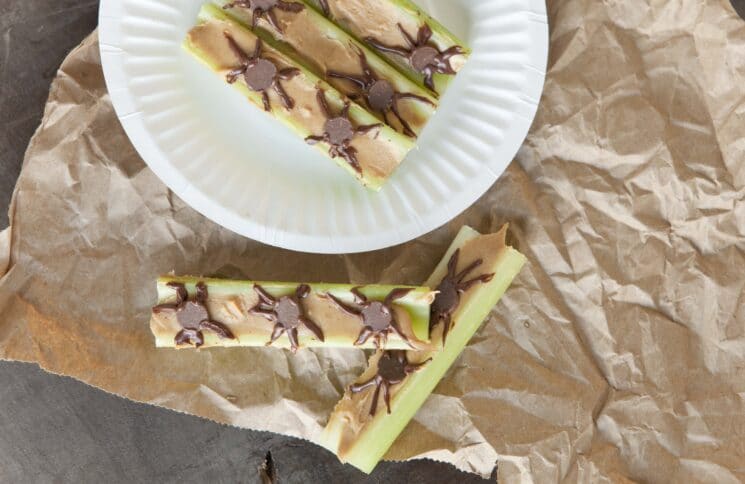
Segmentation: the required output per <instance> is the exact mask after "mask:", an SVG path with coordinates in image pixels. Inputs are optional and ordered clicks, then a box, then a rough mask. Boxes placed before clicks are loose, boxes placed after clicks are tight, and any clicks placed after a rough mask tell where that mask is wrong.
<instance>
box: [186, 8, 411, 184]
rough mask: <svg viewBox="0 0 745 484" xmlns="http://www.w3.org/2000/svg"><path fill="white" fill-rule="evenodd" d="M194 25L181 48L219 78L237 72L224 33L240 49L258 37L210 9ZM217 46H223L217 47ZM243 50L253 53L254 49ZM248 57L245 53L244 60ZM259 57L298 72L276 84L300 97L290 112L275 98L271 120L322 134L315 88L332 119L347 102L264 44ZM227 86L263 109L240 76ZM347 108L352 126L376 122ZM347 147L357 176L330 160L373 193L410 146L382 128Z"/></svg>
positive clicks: (352, 107) (355, 108)
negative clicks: (354, 160) (353, 154)
mask: <svg viewBox="0 0 745 484" xmlns="http://www.w3.org/2000/svg"><path fill="white" fill-rule="evenodd" d="M198 20H199V24H198V25H197V26H196V27H194V28H193V29H192V30H191V31H190V32H189V33H188V34H187V36H186V39H185V40H184V43H183V48H184V49H185V50H186V51H187V52H189V53H190V54H192V55H193V56H194V57H196V58H197V59H198V60H200V61H201V62H203V63H204V64H206V65H207V66H208V67H209V68H210V69H211V70H213V71H215V72H216V73H217V74H219V75H220V76H221V77H223V79H224V78H225V75H226V73H227V72H228V71H229V70H230V69H232V68H234V67H236V65H237V63H238V60H237V59H234V58H233V57H235V56H234V55H232V53H231V51H227V47H226V46H227V40H226V39H225V38H224V33H223V32H224V31H229V33H230V34H231V35H233V37H235V38H236V39H241V41H242V42H243V43H244V44H245V43H246V42H250V44H251V45H255V43H256V41H257V40H258V37H257V36H256V34H254V33H253V32H251V31H250V30H249V29H247V28H245V27H244V26H243V25H241V24H240V23H239V22H237V21H236V20H234V19H233V18H231V17H230V16H229V15H227V14H226V13H225V12H224V11H223V10H222V9H220V8H218V7H216V6H215V5H211V4H206V5H204V6H203V7H202V9H201V10H200V12H199V17H198ZM221 42H222V44H220V43H221ZM215 46H219V47H215ZM248 50H250V51H252V50H253V49H248ZM226 51H227V52H228V53H227V54H226V53H225V52H226ZM251 53H252V52H247V54H249V55H250V54H251ZM226 55H227V59H226V57H225V56H226ZM262 56H263V57H264V58H269V59H271V61H272V62H274V63H275V64H276V65H277V67H278V68H286V67H294V68H297V69H299V70H300V73H299V74H298V75H296V76H294V77H292V78H291V79H289V80H286V81H281V85H282V87H283V88H284V90H285V91H287V92H288V93H289V94H290V95H291V96H293V95H294V96H295V97H297V96H302V98H301V99H300V100H299V101H298V102H296V103H295V106H294V107H293V108H285V107H284V106H283V105H282V103H281V102H279V100H278V99H275V102H273V103H272V105H271V115H272V116H273V117H274V118H276V119H278V120H279V121H281V122H283V123H284V124H285V125H286V126H288V127H289V128H291V129H292V130H293V131H295V132H296V133H297V134H298V135H299V136H301V137H303V138H306V137H308V136H314V135H320V134H322V132H323V130H324V129H325V128H324V124H323V122H322V121H319V119H325V116H323V112H322V111H321V107H320V105H319V103H318V101H317V98H316V91H317V88H320V89H322V90H323V91H324V93H325V98H326V102H327V103H328V105H329V107H330V109H331V110H332V111H333V113H332V115H333V116H336V115H337V114H338V113H340V112H341V110H342V108H343V106H344V104H345V102H350V101H349V100H348V98H346V97H345V96H344V95H342V94H341V93H339V92H338V91H337V90H336V89H334V88H333V87H332V86H330V85H329V84H328V83H326V82H325V81H323V80H321V79H319V78H318V77H316V76H315V75H314V74H312V73H311V72H309V71H308V70H307V69H305V68H303V67H302V66H300V65H298V64H297V63H296V62H295V61H293V60H292V59H290V58H289V57H287V56H286V55H284V54H283V53H281V52H279V51H278V50H276V49H275V48H273V47H272V46H271V45H268V43H266V42H264V45H263V53H262ZM232 86H233V88H235V89H236V90H238V91H239V92H240V93H241V94H243V96H245V97H246V98H247V99H248V100H249V101H251V102H252V103H253V104H254V105H256V106H257V107H259V108H260V109H263V98H262V93H261V92H257V91H254V90H251V89H249V88H248V86H247V85H246V84H245V82H244V81H243V79H242V78H241V77H240V76H238V79H237V80H236V82H234V83H233V84H232ZM269 91H271V90H269ZM270 96H274V94H273V91H271V92H270ZM349 106H350V108H349V120H350V121H351V122H352V123H353V125H354V126H366V125H374V124H376V123H379V120H378V119H377V118H376V117H375V116H373V115H372V114H370V113H369V112H368V111H367V110H365V109H364V108H362V107H361V106H359V105H358V104H356V103H354V102H350V105H349ZM315 146H316V147H317V148H318V149H319V150H321V151H322V152H323V153H325V154H327V155H329V156H331V155H330V149H331V146H330V145H329V144H327V143H326V142H319V143H317V144H316V145H315ZM351 146H352V147H353V148H355V149H356V150H357V153H356V157H357V159H358V160H359V163H360V170H359V171H358V170H356V169H355V168H354V167H353V166H352V164H351V163H349V162H348V161H347V160H346V159H345V158H344V157H342V156H338V157H336V158H334V160H335V161H336V163H337V164H338V165H339V166H341V167H342V168H344V169H345V170H347V171H348V172H349V173H350V174H352V175H353V176H354V177H355V178H357V179H358V180H359V181H360V182H361V183H362V184H363V185H365V186H366V187H368V188H370V189H372V190H379V189H380V188H381V187H382V185H383V184H384V183H385V181H386V179H387V178H388V177H389V176H390V175H391V174H392V173H393V172H394V171H395V169H396V168H397V167H398V165H399V164H400V163H401V162H402V161H403V159H404V158H405V156H406V154H407V153H408V152H409V151H410V150H411V149H412V148H413V147H414V143H413V140H412V139H411V138H409V137H407V136H404V135H402V134H400V133H398V132H396V131H395V130H394V129H392V128H391V127H389V126H386V125H381V126H380V127H378V128H375V129H373V130H372V131H370V132H368V133H367V134H359V135H355V136H354V138H353V139H352V141H351Z"/></svg>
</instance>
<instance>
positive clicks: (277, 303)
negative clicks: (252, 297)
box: [249, 284, 324, 353]
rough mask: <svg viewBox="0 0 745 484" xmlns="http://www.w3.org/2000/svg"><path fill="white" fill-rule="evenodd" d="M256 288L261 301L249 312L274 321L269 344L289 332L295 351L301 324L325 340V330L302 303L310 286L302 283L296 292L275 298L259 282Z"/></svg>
mask: <svg viewBox="0 0 745 484" xmlns="http://www.w3.org/2000/svg"><path fill="white" fill-rule="evenodd" d="M254 290H255V291H256V294H258V296H259V302H258V303H257V304H256V306H254V307H253V308H251V309H250V310H249V312H250V313H252V314H258V315H260V316H263V317H265V318H266V319H268V320H269V321H272V322H274V329H273V330H272V336H271V339H270V340H269V342H268V343H267V346H269V345H271V344H272V343H274V342H275V341H277V339H278V338H279V337H280V336H282V334H283V333H287V338H288V339H289V340H290V350H292V352H293V353H295V352H296V351H297V350H298V348H299V345H298V327H299V326H301V325H302V326H305V327H306V328H308V329H309V330H310V332H311V333H313V334H314V335H315V336H316V338H318V339H319V340H321V341H324V336H323V331H322V330H321V328H319V327H318V325H317V324H316V323H314V322H313V320H311V319H310V318H309V317H308V316H307V315H306V313H305V307H304V306H303V303H302V300H303V299H305V298H306V297H308V294H310V286H308V285H307V284H301V285H300V286H298V287H297V288H296V289H295V293H294V294H292V295H290V296H282V297H279V298H275V297H274V296H272V295H271V294H269V293H268V292H266V290H265V289H264V288H263V287H261V286H260V285H258V284H256V285H254Z"/></svg>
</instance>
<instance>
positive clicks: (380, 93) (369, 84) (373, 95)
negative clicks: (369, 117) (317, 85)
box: [326, 51, 434, 137]
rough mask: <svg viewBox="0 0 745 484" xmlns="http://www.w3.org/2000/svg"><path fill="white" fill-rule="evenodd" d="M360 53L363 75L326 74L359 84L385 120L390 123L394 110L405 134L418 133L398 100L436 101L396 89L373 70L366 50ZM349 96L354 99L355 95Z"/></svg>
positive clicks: (371, 104) (413, 134)
mask: <svg viewBox="0 0 745 484" xmlns="http://www.w3.org/2000/svg"><path fill="white" fill-rule="evenodd" d="M358 55H359V57H360V65H361V67H362V75H356V74H345V73H342V72H338V71H328V72H327V73H326V74H327V75H328V76H329V77H335V78H337V79H346V80H348V81H351V82H353V83H355V84H357V86H359V88H360V89H362V94H363V96H364V98H365V101H366V102H367V105H368V106H370V108H371V109H372V110H373V111H376V112H378V113H381V114H382V115H383V120H384V121H385V122H386V123H388V112H392V113H393V115H394V116H396V118H398V121H399V122H400V123H401V126H402V127H403V130H404V134H406V135H408V136H412V137H413V136H416V133H414V130H412V129H411V126H409V123H407V122H406V120H405V119H404V118H403V117H401V113H400V112H399V111H398V102H399V101H401V100H402V99H415V100H417V101H421V102H424V103H427V104H430V105H432V106H434V103H433V102H432V101H430V100H429V99H427V98H426V97H423V96H417V95H416V94H411V93H406V92H398V91H396V90H395V88H394V87H393V85H392V84H391V83H390V82H389V81H387V80H385V79H380V78H379V77H378V76H377V75H376V74H375V73H374V72H373V70H372V69H371V68H370V64H368V63H367V57H365V53H364V52H362V51H359V52H358ZM349 97H350V98H352V99H354V97H353V96H349ZM388 124H390V123H388Z"/></svg>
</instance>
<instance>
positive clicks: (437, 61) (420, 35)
mask: <svg viewBox="0 0 745 484" xmlns="http://www.w3.org/2000/svg"><path fill="white" fill-rule="evenodd" d="M397 25H398V30H400V31H401V34H402V35H403V36H404V39H405V40H406V43H407V44H408V47H403V46H397V45H386V44H384V43H382V42H380V41H378V40H376V39H375V38H373V37H366V38H365V42H367V43H368V44H370V45H372V46H373V47H375V48H376V49H378V50H380V51H383V52H390V53H391V54H396V55H400V56H401V57H403V58H404V59H406V60H407V61H408V62H409V65H411V67H412V68H413V69H414V70H415V71H417V72H419V73H421V74H424V84H426V85H427V87H428V88H430V89H432V90H433V91H434V90H435V83H434V80H433V79H432V77H433V76H434V75H435V74H447V75H451V76H452V75H454V74H456V72H455V69H453V66H452V65H451V64H450V58H451V57H453V56H456V55H459V54H463V48H462V47H461V46H459V45H454V46H452V47H450V48H449V49H447V50H445V51H444V52H440V49H438V48H437V47H435V46H434V45H432V44H431V43H430V42H429V41H430V39H431V38H432V29H430V28H429V25H427V24H426V23H425V24H424V25H422V26H421V27H420V28H419V32H417V38H416V40H414V39H413V38H412V37H411V36H410V35H409V34H408V33H407V32H406V31H405V30H404V28H403V27H402V26H401V24H397Z"/></svg>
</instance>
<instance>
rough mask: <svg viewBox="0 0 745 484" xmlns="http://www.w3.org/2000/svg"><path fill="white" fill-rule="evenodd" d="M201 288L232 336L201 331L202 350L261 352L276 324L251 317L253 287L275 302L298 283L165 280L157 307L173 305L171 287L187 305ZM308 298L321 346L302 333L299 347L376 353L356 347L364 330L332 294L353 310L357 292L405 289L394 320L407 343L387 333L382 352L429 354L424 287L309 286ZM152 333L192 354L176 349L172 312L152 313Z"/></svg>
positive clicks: (379, 294)
mask: <svg viewBox="0 0 745 484" xmlns="http://www.w3.org/2000/svg"><path fill="white" fill-rule="evenodd" d="M200 281H201V282H203V283H204V284H205V285H206V287H207V293H208V298H207V301H206V306H207V308H208V310H209V316H210V318H211V319H213V320H215V321H218V322H220V323H221V324H224V325H225V326H226V327H227V328H228V329H229V330H230V331H231V332H232V333H233V335H234V336H235V338H234V339H229V338H220V337H219V336H218V335H217V334H215V333H214V332H211V331H209V330H205V331H202V335H203V337H204V344H203V345H202V346H201V347H231V346H242V347H246V346H265V345H267V343H268V342H269V341H270V338H271V335H272V330H273V326H274V323H273V322H271V321H270V320H268V319H266V318H265V317H263V316H260V315H256V314H250V312H249V310H250V309H251V308H254V307H255V306H256V304H257V303H258V302H259V297H258V294H257V292H256V289H255V285H257V284H258V285H259V286H261V288H263V289H264V290H265V291H266V292H267V293H269V294H270V295H271V296H273V297H274V298H276V299H279V298H281V297H282V296H288V295H292V294H294V293H295V291H296V289H297V287H298V286H299V285H300V284H299V283H287V282H254V281H234V280H223V279H211V278H197V277H191V276H187V277H175V276H163V277H160V278H158V282H157V290H158V304H159V305H160V304H173V303H175V302H176V292H177V290H176V289H175V288H174V287H171V286H169V285H168V284H169V283H180V284H183V285H184V286H185V288H186V290H187V291H188V294H189V299H190V300H192V299H194V296H195V294H196V289H195V288H196V284H197V283H198V282H200ZM308 286H309V287H310V292H309V294H308V296H307V297H305V298H304V299H302V301H301V303H302V306H303V308H304V309H305V312H306V314H307V316H308V317H309V318H310V319H311V320H312V321H313V322H314V323H315V324H316V325H317V326H318V327H319V328H321V330H322V332H323V335H324V341H320V340H319V339H318V338H317V337H316V336H315V335H314V334H313V333H312V332H311V331H309V330H307V329H304V328H302V327H300V328H299V330H298V343H299V345H298V346H299V347H318V346H323V347H342V348H352V347H357V348H374V347H375V345H374V338H372V337H371V338H370V339H368V340H367V341H366V342H365V343H364V344H361V345H355V344H354V343H355V340H356V339H357V337H358V336H359V334H360V332H361V330H362V328H363V324H362V321H361V319H359V318H357V317H354V316H351V315H349V314H347V313H345V312H344V311H343V310H341V309H339V307H338V306H337V305H336V304H335V303H334V302H333V301H331V299H330V298H328V296H327V295H328V294H331V295H333V296H335V297H336V298H338V299H339V300H341V301H342V302H343V303H345V304H347V305H350V306H355V304H354V297H353V295H352V293H351V290H352V289H353V288H355V287H358V288H359V292H360V293H362V294H363V295H364V296H365V297H366V298H368V300H369V301H383V300H385V298H386V296H388V295H389V294H390V293H391V291H393V290H395V289H398V288H402V289H409V292H407V293H406V294H405V295H403V296H402V297H400V298H397V299H395V301H394V302H393V304H392V307H393V310H394V314H395V315H396V316H397V318H396V319H397V321H398V323H399V326H400V328H401V330H402V331H403V332H404V334H405V335H407V336H408V340H409V341H408V342H407V341H405V340H404V339H402V338H401V337H399V336H398V335H396V334H395V333H390V334H389V335H388V337H387V341H386V342H385V345H384V347H385V348H391V349H411V348H412V345H413V347H416V348H428V347H429V345H428V343H427V342H428V341H429V312H430V304H431V302H432V300H433V299H434V293H433V292H432V291H430V290H429V289H428V288H426V287H415V286H385V285H368V286H354V285H351V284H308ZM150 329H151V331H152V332H153V335H154V336H155V346H156V347H160V348H174V347H178V348H190V347H193V346H189V345H176V342H175V338H176V335H177V334H178V333H179V331H180V330H182V329H183V327H182V326H181V325H180V324H179V322H178V320H177V318H176V316H175V314H174V313H173V312H172V311H165V312H163V311H160V312H159V311H156V310H154V311H153V313H152V315H151V319H150ZM272 346H276V347H280V348H289V347H290V346H291V344H290V340H289V338H288V336H287V334H283V335H282V336H281V337H280V338H279V339H278V340H277V341H275V342H274V343H273V344H272Z"/></svg>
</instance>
